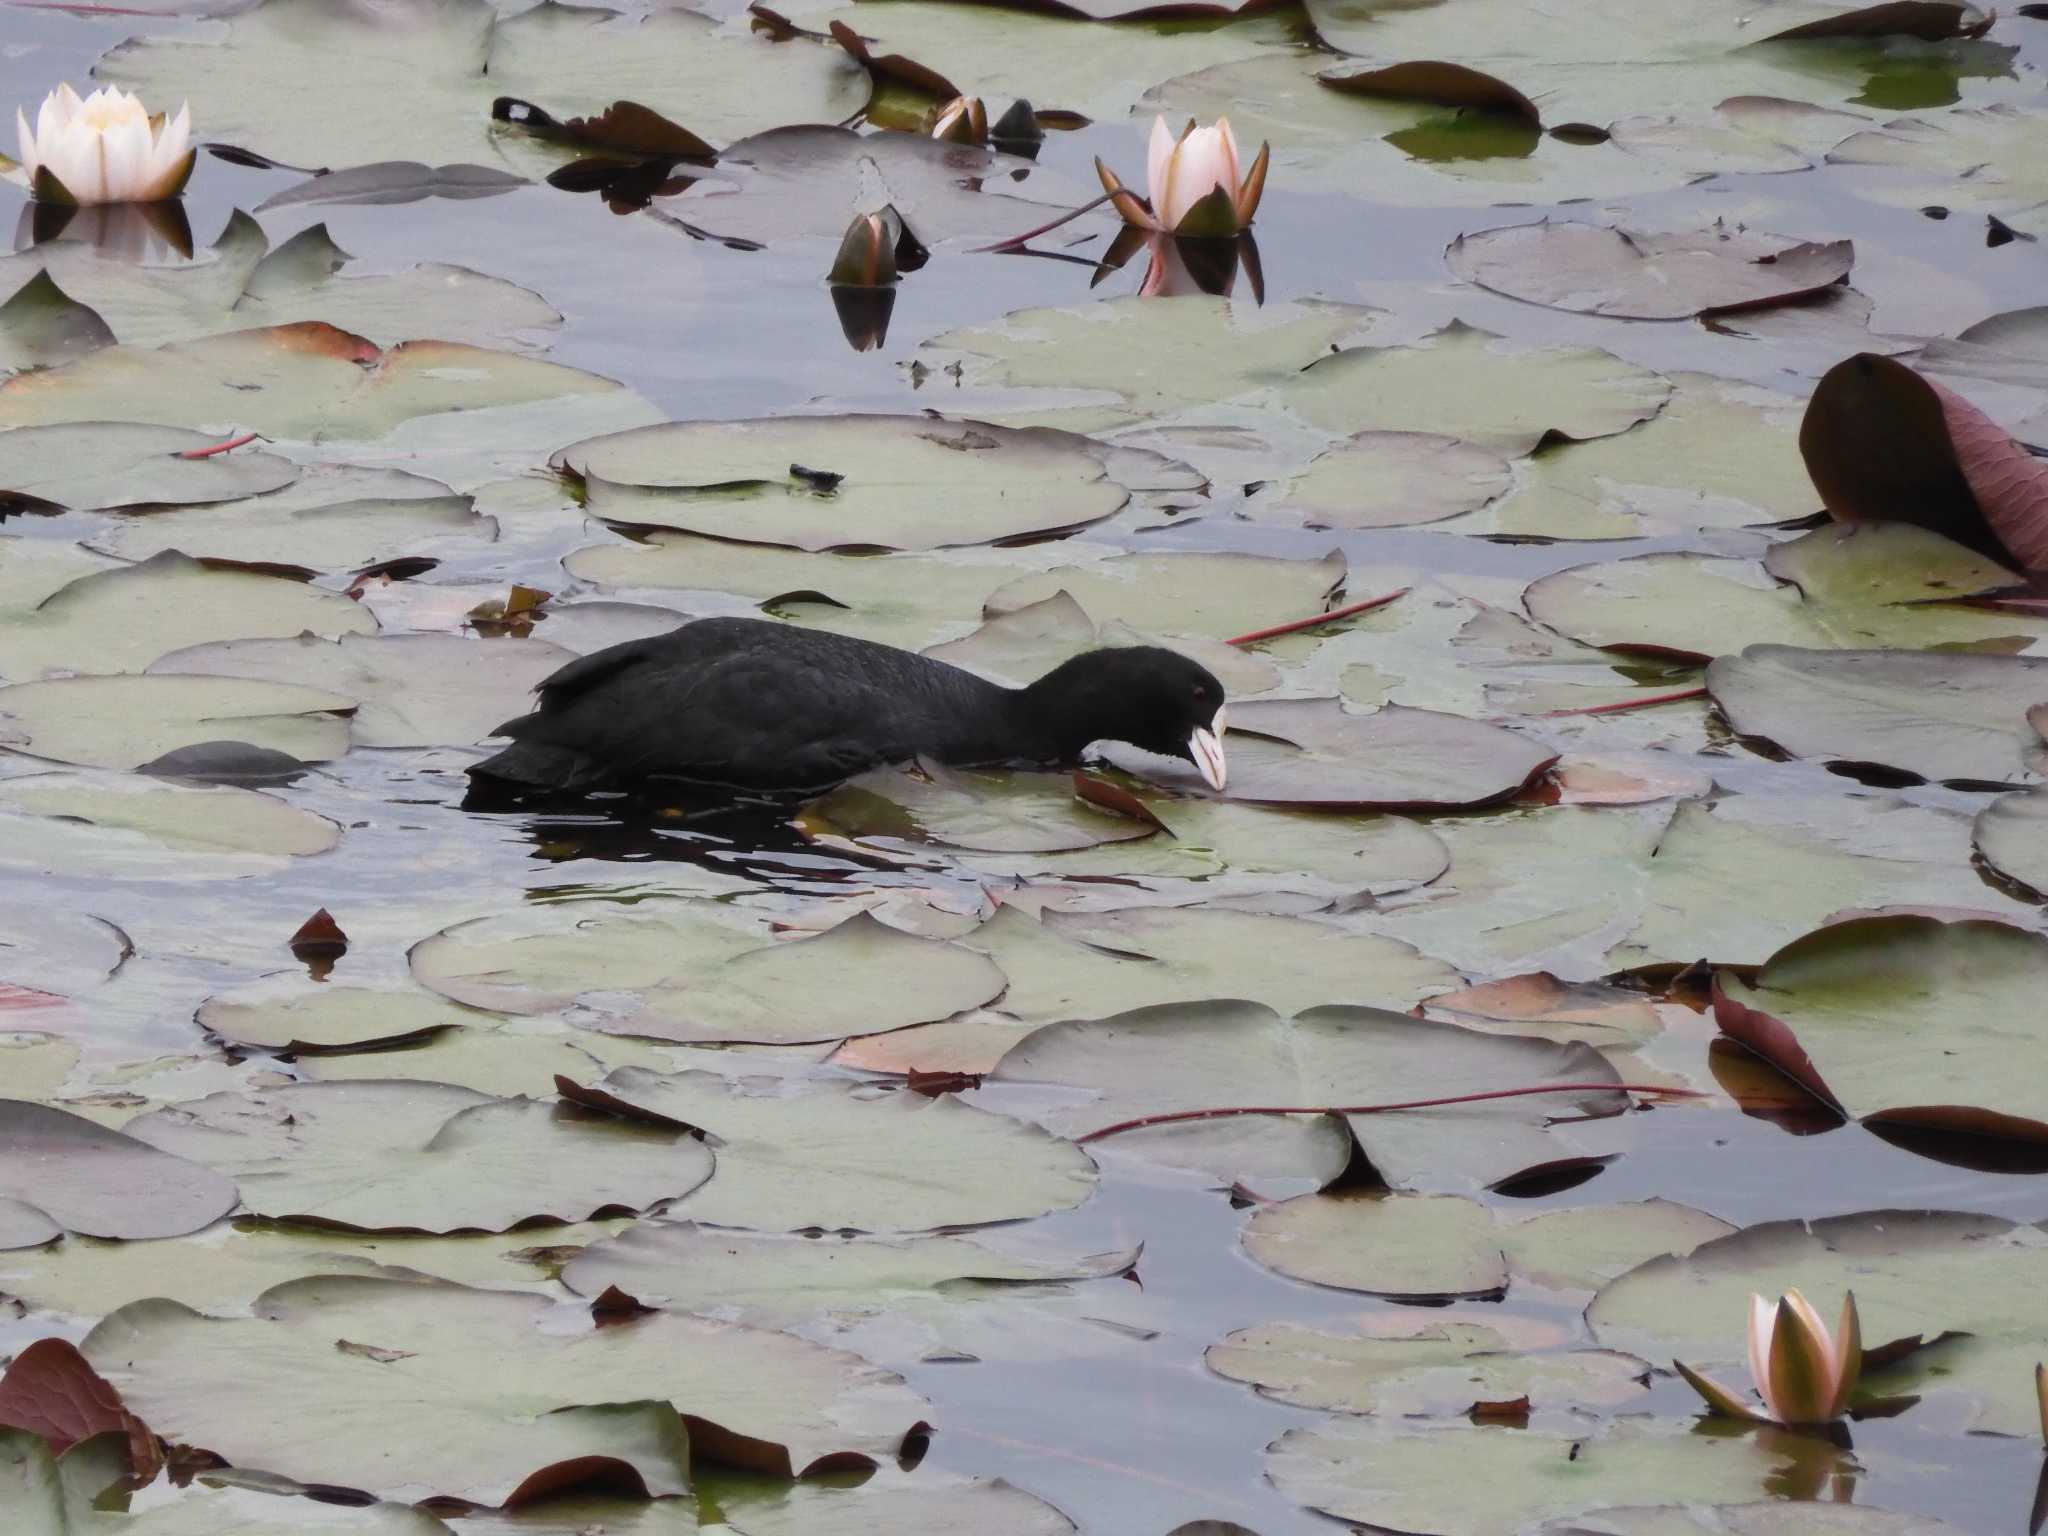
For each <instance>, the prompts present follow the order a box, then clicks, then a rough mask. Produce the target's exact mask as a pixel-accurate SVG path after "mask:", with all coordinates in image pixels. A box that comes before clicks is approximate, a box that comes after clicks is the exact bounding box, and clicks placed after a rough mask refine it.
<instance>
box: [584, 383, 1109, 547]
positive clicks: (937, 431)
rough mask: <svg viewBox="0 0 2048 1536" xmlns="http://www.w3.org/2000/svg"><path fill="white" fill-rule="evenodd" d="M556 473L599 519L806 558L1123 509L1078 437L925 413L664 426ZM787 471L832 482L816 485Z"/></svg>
mask: <svg viewBox="0 0 2048 1536" xmlns="http://www.w3.org/2000/svg"><path fill="white" fill-rule="evenodd" d="M555 463H556V464H557V465H558V466H559V467H561V468H563V469H565V470H567V471H568V472H569V473H571V474H573V475H576V476H578V477H580V478H581V479H582V480H583V482H584V484H585V486H586V487H587V489H588V493H589V507H590V510H591V511H592V512H594V513H595V514H596V515H598V516H599V517H602V518H604V519H606V520H607V521H610V522H616V523H625V524H629V525H633V526H640V527H666V528H679V529H682V530H683V531H685V532H689V533H700V534H706V535H709V536H712V537H714V538H725V539H741V540H746V541H749V542H753V543H773V544H791V545H794V546H796V547H797V548H799V549H806V550H816V549H834V548H849V547H851V548H860V547H874V548H888V549H934V548H939V547H942V546H944V545H948V544H969V543H992V542H995V541H997V540H1001V539H1013V538H1020V537H1024V536H1026V535H1034V534H1036V535H1043V534H1048V533H1057V532H1065V531H1068V530H1071V529H1074V528H1077V527H1080V526H1082V525H1084V524H1087V523H1091V522H1095V521H1098V520H1099V519H1101V518H1105V517H1108V516H1110V515H1111V514H1112V513H1114V512H1116V511H1118V510H1119V509H1120V508H1121V507H1122V506H1123V505H1124V503H1125V502H1126V501H1127V500H1128V499H1129V493H1128V492H1127V491H1126V490H1125V489H1124V488H1123V487H1122V486H1121V485H1118V484H1116V483H1115V482H1114V481H1112V480H1109V479H1108V478H1106V476H1105V475H1104V473H1103V468H1102V463H1101V461H1100V459H1099V458H1097V457H1096V455H1095V454H1094V453H1093V452H1091V451H1089V449H1088V448H1086V447H1083V446H1081V445H1080V440H1079V439H1072V440H1069V441H1067V442H1060V441H1057V440H1054V439H1051V438H1048V437H1047V436H1046V435H1044V434H1035V433H1022V432H1016V431H1013V430H1011V429H1010V428H1007V427H992V426H989V425H987V424H985V423H979V422H958V423H955V422H944V421H934V420H933V419H931V418H930V417H925V416H777V417H768V418H764V419H762V420H758V421H722V422H676V423H672V424H670V425H668V426H662V427H643V428H641V429H639V430H638V431H634V432H625V433H620V434H617V435H615V436H612V437H609V438H597V439H593V440H591V441H589V442H584V443H578V444H576V445H574V446H573V447H570V448H565V449H563V450H562V452H561V453H559V454H557V455H556V458H555ZM796 465H801V466H803V467H804V468H805V469H806V470H808V471H816V472H818V473H823V474H830V475H834V476H839V477H841V478H840V479H838V480H836V481H835V482H834V483H833V484H831V485H830V486H829V488H821V487H820V485H819V483H818V482H817V481H816V480H815V479H812V478H808V477H805V476H798V475H796V474H794V473H793V472H792V466H796ZM963 513H964V514H966V520H963Z"/></svg>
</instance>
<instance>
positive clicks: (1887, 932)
mask: <svg viewBox="0 0 2048 1536" xmlns="http://www.w3.org/2000/svg"><path fill="white" fill-rule="evenodd" d="M2044 982H2048V940H2044V939H2043V938H2042V937H2041V936H2040V935H2038V934H2035V933H2030V932H2028V931H2027V930H2025V929H2023V928H2013V927H2008V926H2006V925H2005V924H2003V923H1993V922H1955V923H1944V922H1940V921H1937V920H1936V919H1934V918H1928V917H1911V916H1905V917H1867V918H1859V919H1856V920H1854V921H1850V922H1844V923H1837V924H1834V925H1832V926H1830V927H1826V928H1822V929H1819V930H1818V931H1816V932H1813V933H1809V934H1807V935H1806V936H1805V937H1803V938H1799V939H1795V940H1793V941H1792V942H1791V943H1790V944H1788V945H1786V946H1785V947H1784V948H1783V949H1781V950H1779V951H1778V952H1777V953H1776V954H1775V955H1773V956H1771V958H1770V959H1769V960H1768V961H1766V962H1765V963H1764V967H1763V969H1762V970H1761V971H1759V972H1758V973H1757V978H1756V982H1755V984H1754V985H1753V986H1752V985H1750V984H1748V983H1746V982H1744V981H1742V980H1741V979H1740V978H1739V977H1737V976H1735V975H1733V974H1728V973H1724V974H1723V975H1722V976H1721V977H1720V978H1719V979H1718V980H1717V982H1716V986H1715V995H1714V1016H1715V1019H1716V1020H1717V1022H1719V1024H1720V1026H1721V1030H1722V1033H1723V1034H1726V1035H1728V1036H1730V1037H1731V1038H1733V1039H1735V1040H1738V1041H1740V1042H1741V1043H1742V1044H1744V1045H1746V1046H1748V1047H1749V1048H1750V1049H1751V1050H1753V1051H1755V1052H1757V1053H1758V1054H1759V1055H1761V1056H1763V1057H1764V1058H1765V1059H1766V1060H1768V1061H1770V1062H1771V1063H1772V1064H1773V1065H1774V1066H1777V1067H1778V1068H1779V1069H1780V1070H1781V1071H1784V1072H1785V1073H1786V1074H1787V1075H1788V1076H1790V1077H1792V1078H1793V1080H1794V1081H1795V1082H1798V1083H1800V1084H1801V1085H1802V1086H1804V1087H1806V1088H1807V1089H1808V1090H1809V1091H1811V1092H1813V1093H1815V1094H1817V1095H1818V1096H1820V1097H1821V1098H1822V1099H1823V1100H1825V1101H1826V1102H1827V1103H1829V1104H1830V1105H1832V1106H1837V1107H1840V1108H1841V1109H1843V1110H1845V1111H1846V1112H1847V1113H1849V1114H1851V1115H1856V1116H1863V1117H1869V1118H1874V1119H1878V1120H1882V1121H1886V1122H1891V1123H1897V1124H1903V1125H1932V1126H1937V1127H1942V1128H1946V1129H1951V1130H1963V1131H1969V1132H1972V1133H1975V1134H1978V1135H2008V1136H2024V1137H2028V1138H2030V1139H2034V1140H2048V1096H2044V1095H2042V1094H2041V1093H2039V1092H2037V1091H2036V1090H2035V1084H2036V1083H2037V1082H2038V1078H2037V1076H2036V1074H2035V1073H2033V1072H2032V1071H2030V1070H2029V1069H2028V1067H2027V1065H2026V1062H2027V1059H2028V1056H2029V1054H2030V1053H2031V1052H2033V1051H2034V1050H2036V1049H2037V1044H2036V1040H2037V1033H2036V1031H2035V1029H2034V1027H2033V1023H2032V1021H2033V1020H2034V1019H2035V1017H2036V1016H2037V1014H2038V1012H2039V997H2040V989H2041V987H2042V986H2043V984H2044ZM1959 1011H1960V1015H1961V1016H1962V1017H1966V1018H1968V1019H1969V1020H1970V1029H1969V1032H1968V1035H1967V1036H1958V1035H1957V1034H1956V1033H1955V1030H1954V1027H1953V1026H1954V1020H1955V1019H1956V1018H1957V1017H1958V1012H1959ZM1902 1096H1903V1097H1904V1099H1905V1102H1904V1103H1901V1102H1900V1099H1901V1097H1902Z"/></svg>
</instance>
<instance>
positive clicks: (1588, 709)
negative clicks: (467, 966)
mask: <svg viewBox="0 0 2048 1536" xmlns="http://www.w3.org/2000/svg"><path fill="white" fill-rule="evenodd" d="M1706 696H1707V690H1706V689H1705V688H1681V689H1679V690H1678V691H1677V692H1676V693H1653V694H1651V695H1650V696H1649V697H1648V698H1646V699H1621V700H1619V701H1617V702H1615V703H1613V704H1588V705H1586V706H1585V707H1584V708H1582V709H1546V710H1545V711H1543V718H1544V719H1546V720H1550V719H1555V718H1556V717H1557V716H1559V715H1618V714H1620V713H1622V712H1623V711H1624V710H1630V709H1648V708H1650V707H1651V706H1652V705H1656V704H1677V703H1681V702H1682V701H1684V700H1686V699H1704V698H1705V697H1706Z"/></svg>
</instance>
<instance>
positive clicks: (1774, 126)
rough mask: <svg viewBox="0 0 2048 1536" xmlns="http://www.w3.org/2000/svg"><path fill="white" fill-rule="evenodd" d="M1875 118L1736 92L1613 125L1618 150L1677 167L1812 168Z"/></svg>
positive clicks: (1696, 171) (1724, 171)
mask: <svg viewBox="0 0 2048 1536" xmlns="http://www.w3.org/2000/svg"><path fill="white" fill-rule="evenodd" d="M1869 122H1870V119H1869V118H1867V117H1865V116H1863V115H1862V114H1861V113H1856V112H1844V111H1841V110H1838V109H1834V108H1829V107H1817V106H1813V105H1811V104H1810V103H1807V102H1803V101H1787V100H1785V99H1784V98H1783V97H1779V96H1731V97H1729V98H1728V99H1727V100H1726V101H1722V102H1718V103H1716V104H1715V106H1714V108H1713V110H1712V111H1710V112H1704V113H1702V112H1688V113H1683V114H1664V113H1639V114H1636V115H1632V116H1629V117H1622V118H1617V119H1616V120H1615V121H1614V122H1613V123H1611V124H1609V125H1608V127H1609V131H1610V139H1609V142H1610V143H1612V144H1613V145H1614V146H1615V147H1616V148H1617V149H1620V150H1623V151H1625V152H1626V153H1627V154H1629V155H1630V156H1632V157H1634V158H1635V159H1638V160H1652V161H1656V162H1657V163H1659V164H1662V165H1667V166H1669V167H1670V168H1671V169H1672V170H1674V171H1683V172H1689V173H1691V174H1692V175H1694V176H1698V175H1703V174H1707V173H1715V174H1720V175H1731V174H1737V173H1747V174H1750V175H1771V174H1774V173H1782V172H1786V171H1803V170H1806V169H1808V168H1810V167H1811V166H1813V165H1814V164H1815V163H1816V162H1817V161H1819V160H1820V158H1821V157H1822V156H1823V155H1824V154H1825V153H1826V152H1827V151H1828V150H1829V149H1831V148H1833V147H1834V146H1835V145H1836V144H1838V143H1840V142H1841V141H1842V139H1843V137H1844V136H1845V135H1847V134H1851V133H1854V132H1855V131H1856V130H1857V129H1858V128H1863V127H1867V126H1868V125H1869Z"/></svg>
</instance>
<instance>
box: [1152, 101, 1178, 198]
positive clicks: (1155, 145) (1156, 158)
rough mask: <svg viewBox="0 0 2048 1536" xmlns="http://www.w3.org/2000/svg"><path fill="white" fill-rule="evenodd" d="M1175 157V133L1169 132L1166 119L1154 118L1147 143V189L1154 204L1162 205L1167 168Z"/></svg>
mask: <svg viewBox="0 0 2048 1536" xmlns="http://www.w3.org/2000/svg"><path fill="white" fill-rule="evenodd" d="M1172 159H1173V135H1172V134H1171V133H1169V132H1167V129H1166V119H1165V118H1163V117H1155V118H1153V119H1152V137H1151V139H1150V140H1149V141H1148V142H1147V144H1146V145H1145V190H1146V192H1147V193H1148V194H1149V195H1150V196H1151V198H1152V206H1153V207H1154V208H1155V209H1156V208H1158V207H1159V206H1160V201H1159V199H1160V194H1161V193H1162V192H1164V191H1165V190H1166V168H1167V164H1168V162H1170V161H1171V160H1172Z"/></svg>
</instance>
